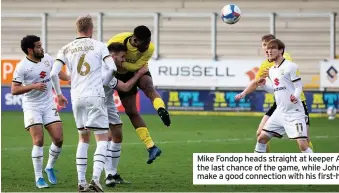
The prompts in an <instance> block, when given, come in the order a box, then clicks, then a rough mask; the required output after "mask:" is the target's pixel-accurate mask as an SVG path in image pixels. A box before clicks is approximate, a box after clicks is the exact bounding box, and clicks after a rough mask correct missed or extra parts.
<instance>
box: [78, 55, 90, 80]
mask: <svg viewBox="0 0 339 193" xmlns="http://www.w3.org/2000/svg"><path fill="white" fill-rule="evenodd" d="M85 56H86V54H82V55H81V56H80V59H79V62H78V65H77V71H78V73H79V74H80V75H81V76H86V75H87V74H88V73H89V71H90V70H91V66H90V65H89V64H88V63H87V62H84V60H85Z"/></svg>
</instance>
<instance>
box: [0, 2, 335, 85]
mask: <svg viewBox="0 0 339 193" xmlns="http://www.w3.org/2000/svg"><path fill="white" fill-rule="evenodd" d="M232 3H236V4H237V5H238V6H239V7H240V8H241V10H242V12H243V13H258V12H259V13H260V12H261V13H266V12H267V13H268V12H285V13H296V12H337V11H338V10H339V3H338V0H275V1H273V0H272V1H271V0H257V1H252V0H234V1H232ZM319 3H321V6H319ZM224 4H225V1H222V0H208V1H207V0H172V1H160V0H143V1H139V0H129V1H119V0H116V1H110V0H98V1H90V0H30V1H25V0H3V1H2V12H6V13H40V12H49V13H87V12H91V13H93V12H108V13H112V12H115V13H116V12H127V13H130V14H134V13H135V12H166V13H170V12H186V13H193V12H204V13H212V12H220V10H221V8H222V6H223V5H224ZM1 20H2V38H1V40H2V56H3V57H5V58H6V57H20V56H22V52H21V50H20V46H19V40H20V38H21V37H22V36H23V35H26V34H37V35H41V30H40V29H41V19H40V18H19V17H18V18H2V19H1ZM140 24H144V25H147V26H148V27H150V28H152V27H153V19H152V18H151V17H149V18H143V17H139V16H138V15H135V17H130V18H113V17H104V22H103V27H104V30H103V39H104V41H107V40H108V39H109V38H110V37H111V36H112V35H113V34H115V33H119V32H122V31H131V30H132V29H133V28H134V27H135V26H136V25H140ZM329 24H330V22H329V18H324V17H319V18H318V17H314V18H297V17H289V18H281V17H278V18H277V21H276V35H277V37H278V38H280V39H282V40H283V41H284V42H286V45H287V50H288V52H289V53H290V54H291V55H292V57H293V58H294V60H295V61H296V62H297V63H298V64H299V65H300V68H301V71H302V72H303V78H304V80H305V84H306V85H307V86H308V87H309V88H313V87H315V88H316V87H318V86H319V80H318V78H317V77H318V76H319V66H318V65H319V61H320V60H322V59H325V58H328V57H329V56H330V37H329V34H330V25H329ZM73 25H74V18H73V17H49V18H48V36H47V37H48V52H49V53H50V54H52V55H53V54H56V51H57V50H58V49H59V48H60V47H61V46H62V45H63V44H64V43H65V42H68V41H69V40H70V39H72V38H74V37H75V31H74V28H73ZM336 26H339V19H337V21H336ZM210 29H211V18H210V17H206V18H194V17H191V18H187V17H185V18H178V17H161V18H160V47H159V50H160V57H162V58H211V35H210V34H211V32H210ZM268 32H269V18H252V17H243V18H242V19H241V21H240V22H239V23H237V24H236V25H232V26H230V25H226V24H223V23H222V22H221V20H220V19H217V37H216V38H217V55H218V58H219V59H226V58H232V59H244V58H247V59H248V58H256V57H261V56H262V53H261V49H260V37H261V36H262V35H263V34H266V33H268ZM338 35H339V30H337V36H338ZM336 48H337V50H339V38H337V40H336Z"/></svg>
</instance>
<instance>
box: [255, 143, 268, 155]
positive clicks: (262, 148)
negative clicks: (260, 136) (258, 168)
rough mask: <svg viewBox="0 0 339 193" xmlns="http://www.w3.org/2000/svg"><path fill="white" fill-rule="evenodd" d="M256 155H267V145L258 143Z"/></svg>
mask: <svg viewBox="0 0 339 193" xmlns="http://www.w3.org/2000/svg"><path fill="white" fill-rule="evenodd" d="M254 153H266V144H264V143H259V142H257V144H256V145H255V151H254Z"/></svg>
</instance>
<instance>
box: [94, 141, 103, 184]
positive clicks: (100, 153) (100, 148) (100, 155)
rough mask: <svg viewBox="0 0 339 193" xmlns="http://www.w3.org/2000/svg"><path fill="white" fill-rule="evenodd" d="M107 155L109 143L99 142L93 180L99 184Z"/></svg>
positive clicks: (95, 154) (95, 156) (95, 155)
mask: <svg viewBox="0 0 339 193" xmlns="http://www.w3.org/2000/svg"><path fill="white" fill-rule="evenodd" d="M106 154H107V141H98V142H97V148H96V150H95V153H94V159H93V161H94V164H93V177H92V180H94V181H96V182H99V180H100V176H101V172H102V170H103V169H104V166H105V162H106Z"/></svg>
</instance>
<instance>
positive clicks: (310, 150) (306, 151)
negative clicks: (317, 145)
mask: <svg viewBox="0 0 339 193" xmlns="http://www.w3.org/2000/svg"><path fill="white" fill-rule="evenodd" d="M301 152H302V153H313V150H312V149H311V148H309V147H308V148H307V149H306V150H305V151H301Z"/></svg>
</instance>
